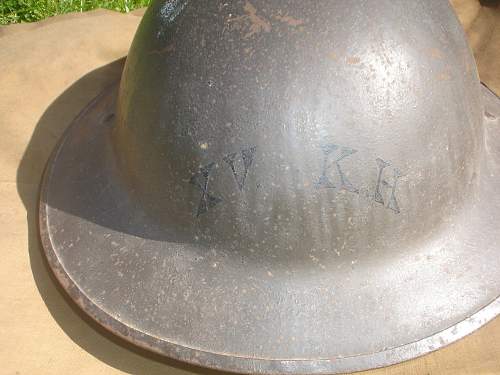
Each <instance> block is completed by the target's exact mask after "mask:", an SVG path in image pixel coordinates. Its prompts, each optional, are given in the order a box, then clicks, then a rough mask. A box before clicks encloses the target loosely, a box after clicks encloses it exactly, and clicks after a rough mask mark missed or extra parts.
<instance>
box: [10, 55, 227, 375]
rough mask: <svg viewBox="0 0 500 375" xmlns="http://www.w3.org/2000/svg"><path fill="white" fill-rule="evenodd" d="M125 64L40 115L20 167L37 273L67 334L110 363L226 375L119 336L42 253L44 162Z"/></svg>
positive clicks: (90, 77) (130, 368)
mask: <svg viewBox="0 0 500 375" xmlns="http://www.w3.org/2000/svg"><path fill="white" fill-rule="evenodd" d="M123 64H124V59H121V60H117V61H115V62H113V63H111V64H109V65H106V66H104V67H101V68H99V69H96V70H94V71H92V72H91V73H89V74H87V75H85V76H84V77H82V78H81V79H79V80H78V81H77V82H75V83H74V84H73V85H71V86H70V87H69V88H68V89H67V90H66V91H65V92H63V93H62V94H61V95H60V96H59V97H58V98H57V99H56V100H55V101H54V102H53V103H52V104H51V105H50V106H49V107H48V108H47V109H46V111H45V112H44V114H43V115H42V117H41V118H40V120H39V122H38V124H37V126H36V128H35V130H34V132H33V135H32V137H31V140H30V142H29V144H28V147H27V148H26V151H25V153H24V155H23V158H22V160H21V163H20V166H19V168H18V171H17V189H18V193H19V196H20V197H21V199H22V201H23V204H24V206H25V208H26V211H27V220H28V235H29V239H28V240H29V257H30V264H31V270H32V272H33V277H34V280H35V282H36V285H37V288H38V291H39V293H40V295H41V296H42V298H43V300H44V302H45V304H46V305H47V308H48V310H49V311H50V313H51V314H52V317H53V318H54V319H55V320H56V322H57V323H58V324H59V326H60V327H61V328H62V329H63V330H64V332H65V333H66V334H67V335H68V336H69V337H70V338H71V340H73V341H74V342H75V343H76V344H77V345H79V346H80V347H81V348H82V349H83V350H85V351H87V352H88V353H90V354H91V355H93V356H94V357H96V358H98V359H99V360H101V361H103V362H104V363H106V364H108V365H109V366H112V367H114V368H116V369H118V370H121V371H124V372H127V373H130V374H148V375H150V374H151V375H155V374H163V375H165V374H183V373H197V374H223V373H222V372H218V371H213V370H206V369H201V368H199V367H195V366H190V365H185V364H183V363H181V362H178V361H174V360H170V359H167V358H164V357H162V356H159V355H156V354H151V353H149V352H147V351H145V350H142V349H140V348H137V347H135V346H133V345H131V344H129V343H128V342H126V341H124V340H122V339H120V338H118V337H115V336H114V335H112V334H111V333H109V332H108V331H106V330H105V329H104V328H102V327H101V326H100V325H98V324H97V323H96V322H94V321H93V320H92V319H91V318H89V317H88V316H87V315H86V314H85V313H83V312H82V311H81V310H80V309H79V308H78V307H77V306H76V304H74V303H73V301H71V300H70V299H69V297H68V296H67V295H66V293H65V292H64V291H63V290H62V288H61V287H60V286H59V284H58V283H57V281H56V280H55V278H54V276H53V274H52V272H51V270H50V269H49V266H48V264H47V261H46V259H45V256H44V255H43V250H42V248H41V244H40V240H39V232H38V198H39V185H40V181H41V177H42V173H43V170H44V167H45V164H46V162H47V160H48V158H49V156H50V154H51V152H52V150H53V149H54V147H55V145H56V144H57V142H58V140H59V139H60V137H61V135H62V133H63V132H64V130H65V129H66V128H67V126H68V125H69V124H70V123H71V121H72V119H74V118H75V117H76V116H77V115H78V113H79V112H80V111H81V110H82V109H83V108H84V107H85V106H86V104H87V103H89V102H90V101H91V100H92V99H93V98H94V97H95V96H97V95H98V94H99V93H100V92H101V91H102V90H103V89H105V88H106V87H108V86H110V85H112V84H113V83H116V82H117V81H118V80H119V79H120V75H121V71H122V68H123ZM49 340H50V338H49Z"/></svg>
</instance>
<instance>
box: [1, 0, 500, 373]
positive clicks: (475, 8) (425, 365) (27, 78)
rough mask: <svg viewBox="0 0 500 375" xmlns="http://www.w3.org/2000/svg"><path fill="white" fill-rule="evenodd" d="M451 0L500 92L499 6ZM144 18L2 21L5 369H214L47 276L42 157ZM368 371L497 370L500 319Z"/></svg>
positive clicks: (115, 67)
mask: <svg viewBox="0 0 500 375" xmlns="http://www.w3.org/2000/svg"><path fill="white" fill-rule="evenodd" d="M0 1H1V0H0ZM452 2H453V4H454V5H455V7H456V8H457V11H458V14H459V16H460V18H461V20H462V22H463V24H464V26H465V28H466V29H467V30H468V33H469V37H470V40H471V45H472V47H473V48H474V51H475V52H476V56H477V59H478V65H479V69H480V73H481V76H482V78H483V80H485V81H486V82H487V83H488V84H489V85H490V87H491V88H493V89H495V90H496V91H497V93H500V15H499V12H498V10H495V9H492V8H485V7H481V6H480V5H479V3H478V2H477V1H476V0H454V1H452ZM140 15H141V12H138V13H135V14H128V15H122V14H118V13H113V12H108V11H95V12H91V13H83V14H71V15H65V16H58V17H55V18H52V19H50V20H46V21H42V22H39V23H37V24H24V25H12V26H7V27H2V28H0V134H1V135H0V249H1V251H2V256H1V258H0V323H1V324H0V374H6V375H14V374H16V375H17V374H30V375H31V374H41V375H43V374H73V375H79V374H92V375H97V374H121V373H131V374H181V373H186V374H188V373H192V372H197V373H214V372H211V371H207V370H202V369H197V368H192V367H188V366H184V365H181V364H178V363H175V362H173V361H169V360H163V359H161V358H159V357H156V356H153V355H148V354H147V353H144V352H142V351H140V350H138V349H135V348H133V347H131V346H130V345H127V344H126V343H123V342H121V341H120V340H117V339H114V338H113V337H112V336H111V335H109V334H107V333H105V332H103V331H102V329H100V328H99V327H96V325H95V324H93V323H92V322H90V321H89V319H88V318H86V317H85V316H83V314H81V313H79V312H78V311H77V309H75V308H74V307H73V305H72V304H71V303H69V302H68V301H67V300H66V299H65V297H64V294H63V293H62V292H61V291H60V290H59V289H58V287H57V286H56V284H55V283H54V281H53V280H52V278H51V274H50V272H49V271H48V269H47V267H46V265H45V263H44V259H43V257H42V253H41V249H40V245H39V241H38V237H37V224H36V211H35V208H36V204H37V192H38V187H39V182H40V176H41V173H42V170H43V167H44V165H45V162H46V160H47V158H48V155H49V153H50V152H51V150H52V148H53V146H54V144H55V142H56V141H57V139H58V138H59V136H60V135H61V133H62V131H63V130H64V128H65V127H66V126H67V125H68V124H69V123H70V121H71V120H72V119H73V118H74V117H75V115H76V114H77V113H78V111H79V110H80V109H81V108H82V107H84V106H85V104H86V103H87V102H88V101H90V100H91V99H92V98H93V97H94V96H95V95H96V94H98V93H99V92H100V91H101V90H102V89H103V87H105V86H106V85H108V84H109V83H110V82H112V81H114V80H117V79H119V75H120V71H121V67H122V61H120V60H118V59H120V58H121V57H123V56H125V55H126V53H127V50H128V47H129V45H130V41H131V38H132V36H133V34H134V32H135V30H136V28H137V25H138V22H139V20H140ZM117 60H118V61H117ZM367 374H368V373H367ZM369 374H370V375H374V374H419V375H420V374H421V375H428V374H450V375H460V374H471V375H486V374H500V319H497V320H495V321H493V322H491V323H490V324H488V325H487V326H485V327H484V328H482V329H481V330H479V331H478V332H476V333H474V334H472V335H471V336H469V337H467V338H465V339H464V340H462V341H459V342H458V343H456V344H453V345H451V346H449V347H447V348H445V349H442V350H440V351H437V352H435V353H433V354H430V355H427V356H424V357H422V358H419V359H416V360H413V361H409V362H407V363H404V364H400V365H396V366H393V367H390V368H386V369H381V370H375V371H373V372H369Z"/></svg>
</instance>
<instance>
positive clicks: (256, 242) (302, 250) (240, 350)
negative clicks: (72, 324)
mask: <svg viewBox="0 0 500 375" xmlns="http://www.w3.org/2000/svg"><path fill="white" fill-rule="evenodd" d="M499 108H500V101H499V100H498V98H497V97H496V96H494V94H492V93H491V92H490V91H489V90H488V89H487V88H485V87H483V86H481V84H480V82H479V80H478V76H477V71H476V66H475V62H474V59H473V57H472V55H471V52H470V50H469V47H468V46H467V43H466V40H465V36H464V33H463V31H462V29H461V27H460V25H459V23H458V21H457V19H456V17H455V15H454V14H453V11H452V10H451V8H450V6H449V4H448V2H447V1H446V0H439V1H437V0H426V1H419V2H409V1H408V2H393V1H389V0H380V1H376V2H375V1H363V0H357V1H343V0H337V1H327V0H317V1H314V2H306V1H298V0H275V1H272V2H270V1H264V0H248V1H240V0H235V1H222V0H213V1H208V2H199V1H188V0H170V1H164V0H163V1H155V2H153V4H152V5H151V6H150V8H149V9H148V11H147V13H146V15H145V16H144V19H143V21H142V23H141V25H140V27H139V29H138V31H137V34H136V37H135V39H134V42H133V45H132V47H131V50H130V53H129V56H128V58H127V62H126V66H125V69H124V72H123V76H122V80H121V82H120V85H119V88H118V86H116V87H112V88H110V89H108V90H106V91H105V92H104V93H102V94H101V95H100V96H99V97H98V98H97V99H96V100H95V101H93V102H92V103H91V104H90V105H89V106H88V107H87V108H86V109H85V110H84V111H83V112H82V113H81V114H80V115H79V117H78V118H77V119H75V121H74V122H73V124H72V125H71V126H70V127H69V129H68V130H67V132H66V133H65V135H64V137H63V139H62V141H61V143H60V144H59V146H58V148H57V150H56V151H55V152H54V154H53V156H52V158H51V160H50V162H49V165H48V167H47V170H46V173H45V177H44V180H43V187H42V195H41V201H40V231H41V238H42V242H43V245H44V249H45V252H46V254H47V257H48V259H49V264H50V266H51V267H52V269H53V270H54V272H55V274H56V276H57V278H58V279H59V281H60V282H61V284H62V285H63V287H64V288H65V289H66V291H67V292H68V293H69V295H70V296H71V297H72V298H73V299H74V300H75V301H76V303H77V304H78V305H79V306H80V307H81V308H82V309H83V310H84V311H86V312H87V313H88V314H89V315H90V316H91V317H93V318H94V319H95V320H97V321H98V322H99V323H100V324H102V325H103V326H104V327H106V328H108V329H109V330H111V331H112V332H114V333H116V334H117V335H119V336H121V337H123V338H125V339H127V340H129V341H131V342H133V343H135V344H137V345H140V346H142V347H145V348H147V349H149V350H152V351H155V352H158V353H161V354H163V355H166V356H169V357H174V358H176V359H179V360H182V361H187V362H190V363H193V364H197V365H202V366H207V367H212V368H217V369H222V370H228V371H235V372H256V373H335V372H346V371H354V370H363V369H368V368H372V367H379V366H384V365H388V364H392V363H395V362H399V361H402V360H406V359H409V358H413V357H415V356H418V355H421V354H424V353H427V352H429V351H432V350H435V349H438V348H439V347H442V346H443V345H446V344H448V343H450V342H452V341H454V340H457V339H459V338H461V337H463V336H464V335H466V334H468V333H469V332H471V331H472V330H474V329H476V328H478V327H479V326H481V325H482V324H484V323H485V322H486V321H488V320H490V319H492V318H493V317H494V316H496V314H497V313H498V312H499V311H500V300H499V299H498V295H499V293H500V271H499V270H500V257H499V256H498V254H499V243H500V197H499V196H498V194H497V192H498V191H500V178H499V176H500V132H498V125H499V121H498V114H499V112H500V109H499Z"/></svg>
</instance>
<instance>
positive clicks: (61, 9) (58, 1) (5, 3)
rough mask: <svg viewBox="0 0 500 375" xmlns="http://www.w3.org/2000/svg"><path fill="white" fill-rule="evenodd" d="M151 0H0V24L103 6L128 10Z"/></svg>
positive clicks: (123, 10) (122, 10)
mask: <svg viewBox="0 0 500 375" xmlns="http://www.w3.org/2000/svg"><path fill="white" fill-rule="evenodd" d="M150 2H151V0H0V25H8V24H10V23H19V22H35V21H39V20H42V19H44V18H47V17H51V16H55V15H57V14H63V13H69V12H85V11H87V10H92V9H96V8H105V9H111V10H116V11H119V12H129V11H131V10H134V9H136V8H140V7H144V6H147V5H149V3H150Z"/></svg>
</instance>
